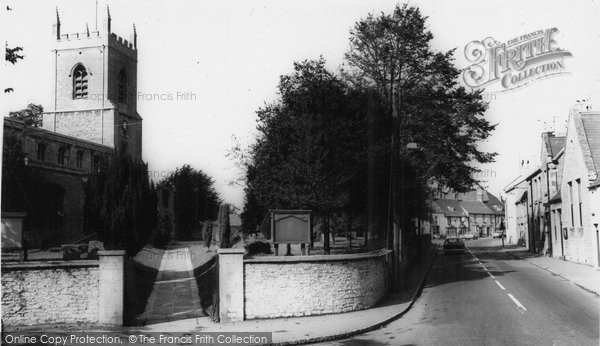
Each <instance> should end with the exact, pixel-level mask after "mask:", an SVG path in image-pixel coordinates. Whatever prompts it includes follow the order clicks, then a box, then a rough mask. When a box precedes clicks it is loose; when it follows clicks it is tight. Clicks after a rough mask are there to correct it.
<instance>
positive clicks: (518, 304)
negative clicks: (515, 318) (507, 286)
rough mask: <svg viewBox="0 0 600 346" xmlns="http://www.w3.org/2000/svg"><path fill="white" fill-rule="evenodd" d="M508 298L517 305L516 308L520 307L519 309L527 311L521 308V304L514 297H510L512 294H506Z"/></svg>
mask: <svg viewBox="0 0 600 346" xmlns="http://www.w3.org/2000/svg"><path fill="white" fill-rule="evenodd" d="M508 297H509V298H510V299H512V301H513V302H514V303H515V304H517V306H518V307H520V308H521V309H523V310H525V311H527V309H525V307H524V306H523V304H521V302H520V301H518V300H517V298H515V296H513V295H512V294H510V293H508Z"/></svg>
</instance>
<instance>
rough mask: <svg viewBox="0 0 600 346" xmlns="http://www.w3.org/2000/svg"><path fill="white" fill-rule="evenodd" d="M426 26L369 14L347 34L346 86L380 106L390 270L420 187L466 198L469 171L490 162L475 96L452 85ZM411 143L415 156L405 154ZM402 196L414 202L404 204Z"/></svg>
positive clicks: (397, 14)
mask: <svg viewBox="0 0 600 346" xmlns="http://www.w3.org/2000/svg"><path fill="white" fill-rule="evenodd" d="M426 19H427V18H426V17H424V16H423V15H422V14H421V12H420V10H419V9H418V8H417V7H413V6H408V5H406V4H405V5H397V6H396V7H395V9H394V11H393V13H391V14H386V13H381V14H379V15H377V16H375V15H372V14H370V15H368V16H367V17H366V18H365V19H363V20H361V21H359V22H357V23H356V25H355V26H354V28H353V29H352V30H351V32H350V35H351V37H350V48H349V50H348V52H347V53H346V61H347V63H348V66H349V70H348V71H344V73H345V76H346V77H347V80H348V81H349V82H351V83H353V84H355V85H357V86H359V87H361V88H370V89H373V90H376V92H377V93H378V94H379V95H380V96H381V98H382V100H383V101H384V102H385V105H386V107H385V108H386V111H385V112H383V114H380V116H384V117H387V118H389V119H390V120H389V122H390V124H391V134H390V137H389V138H390V140H389V147H388V148H389V149H388V150H389V151H388V152H389V157H390V161H389V162H390V168H389V185H388V187H389V203H388V208H389V215H390V218H389V223H388V227H387V229H388V232H387V234H388V236H387V239H386V243H387V245H388V246H390V247H392V248H393V249H394V254H395V255H396V258H395V260H394V265H395V266H396V267H395V269H398V267H400V265H404V264H405V263H406V261H405V259H406V251H405V250H406V241H405V237H406V236H413V237H414V232H410V228H411V227H412V220H413V219H414V217H415V216H418V214H419V211H420V209H421V208H420V206H419V203H418V202H419V201H422V200H423V199H424V198H423V197H424V196H423V195H424V190H425V188H426V185H427V183H428V182H431V181H435V182H437V183H438V184H440V185H441V186H447V187H451V188H453V189H454V190H456V191H466V190H468V189H470V188H471V187H472V186H473V184H474V183H475V181H476V180H475V178H474V173H476V172H477V171H478V170H477V168H476V167H475V166H474V163H476V162H478V163H487V162H491V161H492V160H493V158H494V156H495V154H494V153H486V152H482V151H480V150H479V149H478V147H477V145H478V143H479V142H480V141H482V140H484V139H486V138H487V137H488V136H489V135H490V133H491V131H492V130H493V129H494V127H495V125H491V124H490V123H489V122H488V121H487V120H485V119H484V118H483V113H484V112H485V110H486V104H485V103H484V102H483V101H482V98H481V95H480V93H479V92H468V91H466V90H465V89H464V88H463V87H462V86H460V85H459V84H458V76H459V73H460V71H459V70H458V69H457V68H456V67H455V66H454V64H453V62H454V61H453V54H454V50H451V51H448V52H443V53H442V52H435V51H433V50H432V48H431V46H430V43H431V40H432V39H433V35H432V33H431V32H430V31H429V30H427V28H426ZM415 143H416V144H417V148H420V150H415V151H413V152H409V148H415V145H414V144H415ZM370 168H371V169H373V167H370ZM370 174H372V171H371V172H370ZM411 190H412V191H411ZM408 192H411V193H412V194H414V195H415V196H422V197H421V198H416V199H408V198H406V196H407V195H409V193H408ZM412 201H416V202H417V203H414V202H412Z"/></svg>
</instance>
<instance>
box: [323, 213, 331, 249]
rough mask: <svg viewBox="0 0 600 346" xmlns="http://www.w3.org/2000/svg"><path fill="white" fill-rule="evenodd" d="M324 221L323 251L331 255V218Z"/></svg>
mask: <svg viewBox="0 0 600 346" xmlns="http://www.w3.org/2000/svg"><path fill="white" fill-rule="evenodd" d="M323 221H324V222H323V251H324V252H325V254H327V255H329V254H330V253H331V245H330V244H329V234H330V229H329V216H325V217H324V218H323Z"/></svg>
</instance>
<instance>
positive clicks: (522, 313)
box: [321, 239, 600, 346]
mask: <svg viewBox="0 0 600 346" xmlns="http://www.w3.org/2000/svg"><path fill="white" fill-rule="evenodd" d="M467 244H468V247H469V251H468V252H467V253H465V254H459V255H445V254H444V253H439V254H438V255H437V256H436V258H435V261H434V263H433V266H432V268H431V270H430V273H429V275H428V278H427V281H426V283H425V287H424V289H423V292H422V294H421V296H420V297H419V299H418V301H417V302H416V303H415V304H414V306H413V307H412V309H411V310H410V312H409V313H408V314H406V315H405V316H404V317H403V318H401V319H399V320H396V321H393V322H391V323H389V324H387V325H385V326H384V327H382V328H380V329H377V330H373V331H371V332H367V333H364V334H361V335H356V336H354V337H351V338H346V339H341V340H336V341H328V342H323V343H321V345H333V346H352V345H598V344H599V341H600V336H599V330H600V328H599V326H600V315H599V313H598V306H599V304H600V297H598V296H597V295H595V294H592V293H589V292H588V291H586V290H583V289H581V288H580V287H578V286H577V285H576V284H575V283H574V282H572V281H570V280H569V279H565V278H563V277H562V276H559V275H556V274H552V273H551V272H549V271H548V270H547V269H545V268H542V267H539V266H536V265H535V264H533V263H532V262H530V261H529V259H527V258H525V257H523V259H521V258H518V257H516V256H515V254H514V253H513V252H515V251H516V252H517V253H519V251H522V250H524V249H502V247H501V246H500V245H501V244H500V240H498V239H493V240H492V239H480V240H475V241H469V242H467ZM544 263H546V265H547V266H548V267H550V266H552V264H553V263H554V262H552V261H548V262H544ZM536 264H538V263H536ZM559 266H560V263H559V264H558V265H555V266H554V267H553V268H559ZM560 268H561V269H562V268H563V267H560ZM565 268H566V267H565ZM568 268H571V267H570V266H569V267H568ZM591 269H593V268H591ZM556 270H558V269H556ZM563 270H565V272H564V274H563V275H565V276H567V275H569V274H568V273H567V270H566V269H563ZM583 270H587V269H583ZM571 275H573V274H571ZM595 275H597V272H595Z"/></svg>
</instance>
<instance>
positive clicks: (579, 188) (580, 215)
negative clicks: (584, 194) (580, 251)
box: [575, 179, 583, 226]
mask: <svg viewBox="0 0 600 346" xmlns="http://www.w3.org/2000/svg"><path fill="white" fill-rule="evenodd" d="M575 182H577V202H579V226H583V213H582V212H581V179H577V180H575Z"/></svg>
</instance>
